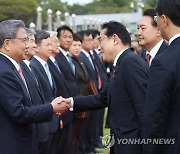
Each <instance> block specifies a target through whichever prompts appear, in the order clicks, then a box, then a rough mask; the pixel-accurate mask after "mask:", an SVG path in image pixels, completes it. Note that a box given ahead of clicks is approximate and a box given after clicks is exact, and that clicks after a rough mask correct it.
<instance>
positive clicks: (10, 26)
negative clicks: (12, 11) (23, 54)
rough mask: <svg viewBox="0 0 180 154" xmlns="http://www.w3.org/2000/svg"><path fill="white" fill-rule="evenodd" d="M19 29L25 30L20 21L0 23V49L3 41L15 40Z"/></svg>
mask: <svg viewBox="0 0 180 154" xmlns="http://www.w3.org/2000/svg"><path fill="white" fill-rule="evenodd" d="M19 28H25V24H24V22H23V21H22V20H12V19H10V20H4V21H2V22H1V23H0V48H2V46H3V43H4V40H5V39H14V38H16V36H17V32H18V29H19Z"/></svg>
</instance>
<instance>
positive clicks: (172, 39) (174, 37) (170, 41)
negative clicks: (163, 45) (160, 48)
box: [169, 34, 180, 45]
mask: <svg viewBox="0 0 180 154" xmlns="http://www.w3.org/2000/svg"><path fill="white" fill-rule="evenodd" d="M178 37H180V34H176V35H174V36H173V37H171V39H170V40H169V45H170V44H171V43H172V41H174V40H175V39H176V38H178Z"/></svg>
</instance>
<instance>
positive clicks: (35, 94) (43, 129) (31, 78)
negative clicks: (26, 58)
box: [21, 62, 49, 142]
mask: <svg viewBox="0 0 180 154" xmlns="http://www.w3.org/2000/svg"><path fill="white" fill-rule="evenodd" d="M21 68H22V71H23V75H24V77H25V80H26V84H27V87H28V90H29V94H30V97H31V102H32V104H33V105H42V104H44V96H43V93H42V89H41V87H40V85H39V83H38V81H37V79H36V78H35V75H34V74H33V73H32V71H31V70H30V69H29V68H28V66H27V65H26V64H25V63H24V62H21ZM37 130H38V141H39V142H45V141H47V140H48V137H49V125H48V123H38V124H37Z"/></svg>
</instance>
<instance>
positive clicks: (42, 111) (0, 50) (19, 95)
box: [0, 20, 68, 154]
mask: <svg viewBox="0 0 180 154" xmlns="http://www.w3.org/2000/svg"><path fill="white" fill-rule="evenodd" d="M24 28H25V25H24V22H23V21H21V20H6V21H2V22H1V23H0V82H1V84H0V122H1V125H2V127H1V128H0V132H1V139H0V153H3V154H9V153H11V154H20V153H26V154H32V151H33V149H32V145H34V141H33V135H34V131H35V124H34V123H37V122H48V121H51V119H52V116H53V112H54V113H56V112H57V113H63V109H66V111H67V110H68V106H66V104H64V103H60V102H61V99H60V98H56V99H55V100H53V101H52V103H49V104H44V105H39V106H33V105H32V102H31V100H30V97H29V93H28V89H27V85H26V81H25V80H24V77H23V75H22V70H21V69H20V66H19V63H20V62H21V61H22V60H23V59H25V57H26V56H25V55H26V50H27V49H28V41H29V39H28V38H27V34H26V32H25V29H24ZM58 103H60V104H58ZM36 146H38V145H36ZM34 148H35V147H34Z"/></svg>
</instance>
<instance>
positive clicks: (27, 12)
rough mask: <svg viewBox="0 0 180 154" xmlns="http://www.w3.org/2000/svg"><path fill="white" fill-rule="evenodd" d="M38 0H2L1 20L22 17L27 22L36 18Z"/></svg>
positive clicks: (0, 8)
mask: <svg viewBox="0 0 180 154" xmlns="http://www.w3.org/2000/svg"><path fill="white" fill-rule="evenodd" d="M36 8H37V2H36V0H0V21H2V20H6V19H21V20H23V21H24V22H25V23H26V24H29V23H30V22H31V21H34V20H35V17H36Z"/></svg>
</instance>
